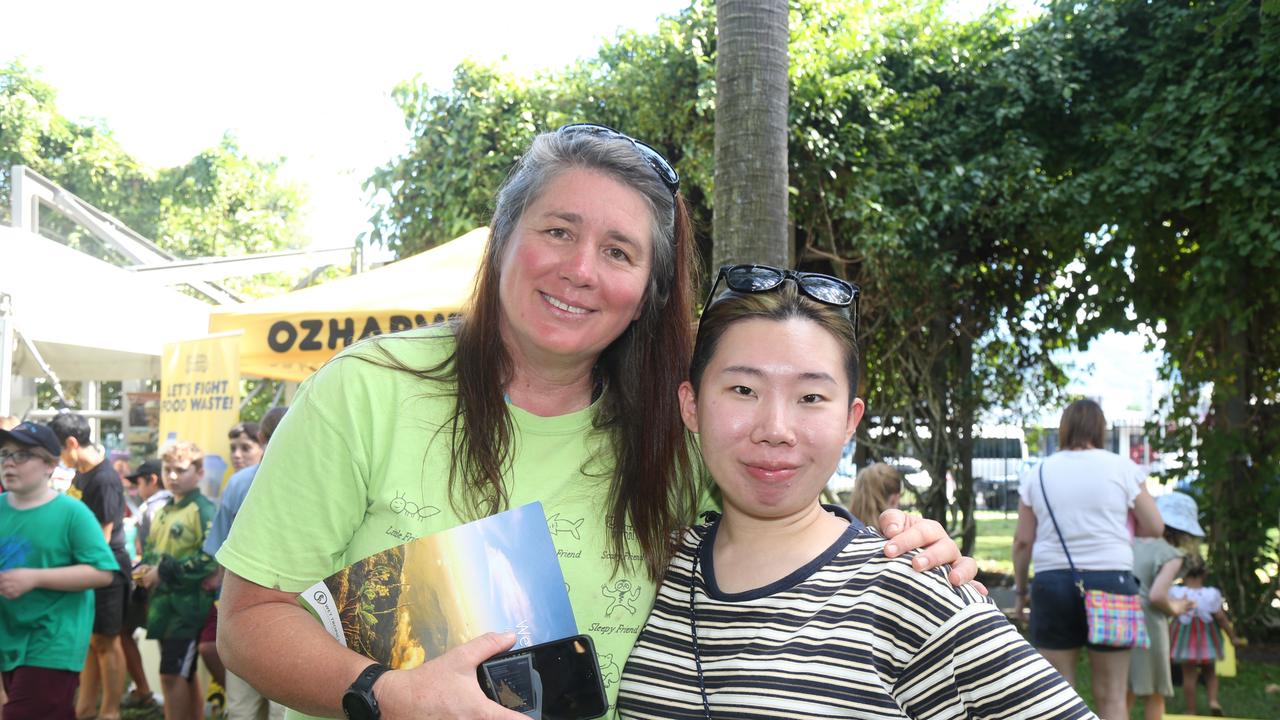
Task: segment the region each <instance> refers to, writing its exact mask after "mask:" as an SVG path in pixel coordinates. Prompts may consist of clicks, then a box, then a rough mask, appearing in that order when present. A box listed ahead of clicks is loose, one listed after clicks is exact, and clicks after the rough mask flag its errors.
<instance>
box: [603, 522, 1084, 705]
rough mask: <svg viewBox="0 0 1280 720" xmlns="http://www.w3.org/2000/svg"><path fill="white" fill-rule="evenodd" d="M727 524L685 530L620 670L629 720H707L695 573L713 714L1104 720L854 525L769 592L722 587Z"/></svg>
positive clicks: (1033, 659)
mask: <svg viewBox="0 0 1280 720" xmlns="http://www.w3.org/2000/svg"><path fill="white" fill-rule="evenodd" d="M716 527H717V526H716V524H715V523H712V524H709V525H703V526H699V527H695V528H691V529H690V530H688V531H687V532H686V534H685V536H684V538H683V541H682V547H681V549H680V552H679V554H678V555H677V557H676V558H675V560H674V561H673V562H672V565H671V567H670V569H669V570H668V571H667V575H666V578H664V580H663V583H662V586H661V588H660V589H659V591H658V598H657V601H656V603H655V604H654V608H653V613H652V614H651V615H650V616H649V620H648V622H647V623H646V624H645V627H644V630H643V631H641V633H640V636H639V638H638V640H637V642H636V646H635V649H634V650H632V652H631V657H630V659H629V660H628V661H627V665H626V668H625V670H624V671H623V674H622V682H621V685H620V688H619V691H618V702H617V707H618V711H619V714H620V715H621V716H622V717H624V718H662V719H664V720H667V719H674V718H705V714H704V709H703V703H702V695H701V693H700V692H699V687H698V678H697V674H696V672H695V668H694V657H693V646H692V642H691V637H690V627H691V626H690V621H689V620H690V618H689V575H690V571H691V570H692V569H693V557H694V553H695V552H697V550H698V547H699V542H700V541H701V539H702V537H703V535H704V534H705V535H706V542H705V543H702V548H701V556H700V560H699V568H698V575H697V579H696V582H697V585H696V590H695V606H696V608H697V628H698V644H699V649H700V656H701V659H702V669H703V674H704V682H705V685H706V692H707V696H708V698H709V702H710V711H711V717H713V718H716V719H717V720H720V719H722V718H824V719H825V718H1036V719H1037V720H1040V719H1048V718H1064V719H1065V718H1096V716H1095V715H1094V714H1093V713H1091V712H1090V711H1089V709H1088V708H1087V707H1086V706H1085V705H1084V703H1083V702H1082V701H1081V700H1080V698H1079V696H1077V695H1076V693H1075V691H1073V690H1072V689H1071V688H1070V686H1068V685H1067V683H1066V682H1065V681H1064V680H1063V679H1062V677H1061V676H1060V675H1058V673H1057V672H1056V671H1055V670H1054V669H1053V667H1052V666H1050V665H1049V663H1048V662H1046V661H1045V660H1044V659H1043V658H1042V657H1041V656H1040V655H1039V654H1038V653H1037V652H1036V651H1035V650H1034V649H1032V647H1031V646H1030V645H1028V644H1027V642H1026V641H1025V640H1023V638H1022V636H1021V635H1019V634H1018V632H1017V631H1016V630H1015V629H1014V628H1013V626H1011V625H1010V624H1009V622H1008V621H1007V620H1006V619H1005V618H1004V616H1003V615H1001V614H1000V612H999V610H997V608H996V606H995V605H994V604H992V603H991V602H989V601H987V600H986V599H985V598H983V597H982V596H981V595H979V594H977V593H976V592H974V591H973V590H970V589H969V588H956V587H953V586H952V585H951V584H950V583H949V582H948V581H947V579H946V575H945V573H944V572H943V571H941V570H932V571H929V572H927V573H920V572H916V571H915V570H914V569H913V568H912V567H911V563H910V557H911V556H912V555H913V554H909V555H908V556H907V557H900V558H896V559H892V560H890V559H888V558H885V557H884V554H883V552H882V548H883V546H884V538H883V537H882V536H880V535H879V534H878V533H876V532H875V531H873V530H865V529H864V530H859V529H856V528H854V527H850V529H849V530H847V531H846V532H845V533H844V535H843V536H841V538H840V539H839V540H837V541H836V543H835V544H833V545H832V546H831V547H830V548H829V549H828V550H827V551H825V552H824V553H822V554H821V555H820V556H818V557H817V558H815V559H814V560H813V561H812V562H810V563H809V564H808V565H806V566H804V567H802V568H800V569H798V570H796V571H795V572H794V573H792V574H791V575H789V576H787V577H785V578H783V579H782V580H779V581H778V582H776V583H773V584H770V585H768V586H766V587H763V588H759V589H757V590H752V591H749V592H744V593H732V594H731V593H723V592H720V590H719V588H718V586H717V585H716V582H715V567H714V564H713V561H712V552H711V550H712V546H713V545H714V543H715V530H716Z"/></svg>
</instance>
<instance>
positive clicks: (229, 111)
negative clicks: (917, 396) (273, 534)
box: [0, 0, 1154, 412]
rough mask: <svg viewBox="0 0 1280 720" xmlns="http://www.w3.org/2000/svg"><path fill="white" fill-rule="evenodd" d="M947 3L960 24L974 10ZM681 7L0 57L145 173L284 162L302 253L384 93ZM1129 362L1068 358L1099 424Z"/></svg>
mask: <svg viewBox="0 0 1280 720" xmlns="http://www.w3.org/2000/svg"><path fill="white" fill-rule="evenodd" d="M953 2H954V6H953V12H954V13H955V14H957V15H961V16H963V15H966V14H971V13H975V12H977V11H978V10H980V9H981V8H982V7H984V6H985V2H984V0H953ZM1017 2H1019V3H1021V4H1028V0H1017ZM687 4H688V0H630V2H625V3H623V2H600V1H599V0H543V1H542V2H528V1H527V0H467V1H466V2H441V1H438V0H437V1H434V2H425V1H423V0H417V1H394V2H393V1H392V0H369V1H366V2H363V3H359V4H357V5H342V6H341V7H342V8H343V10H342V11H341V12H339V11H337V10H336V9H327V8H328V6H326V5H322V4H317V3H303V2H296V1H295V0H272V1H271V2H263V1H262V0H256V1H254V2H247V1H246V0H222V1H221V2H218V3H210V2H204V3H175V2H172V1H171V0H170V1H168V2H157V1H156V0H131V1H130V2H127V3H103V2H101V1H100V0H97V1H95V2H86V1H85V0H65V1H64V2H60V3H58V5H57V9H56V11H50V10H49V9H48V8H47V6H46V5H45V4H41V3H32V2H26V3H6V6H5V7H4V9H3V10H0V24H3V25H4V26H5V27H6V28H7V30H6V31H5V33H4V34H3V39H2V40H0V62H3V63H8V62H9V61H10V60H12V59H14V58H21V59H22V60H23V62H24V63H25V64H26V65H27V66H28V67H31V68H34V69H37V70H38V71H39V73H40V76H41V77H42V78H43V79H44V80H45V81H46V82H48V83H49V84H50V85H52V86H53V87H54V88H55V89H56V90H57V92H58V100H57V103H58V108H59V110H60V111H61V112H62V113H63V114H64V115H66V116H67V117H70V118H72V119H74V120H77V121H81V122H85V121H100V122H102V123H103V124H105V125H106V127H108V128H109V129H110V130H111V131H112V132H113V133H114V135H115V137H116V139H117V140H118V141H119V142H120V144H121V145H122V147H123V148H124V149H125V151H126V152H128V153H130V154H131V155H133V156H134V157H136V158H138V159H139V160H140V161H141V162H142V163H143V164H145V165H147V166H150V167H153V168H158V167H169V166H173V165H179V164H182V163H185V162H187V161H188V160H190V159H191V158H192V157H193V156H194V155H196V154H197V153H199V152H200V151H201V150H203V149H205V148H208V147H212V146H215V145H216V144H217V143H218V142H219V141H220V139H221V138H222V136H223V134H224V133H225V132H230V133H232V134H234V136H235V137H236V139H237V141H238V142H239V144H240V146H241V148H242V149H243V150H244V151H245V152H246V153H248V154H249V155H250V156H253V157H257V158H276V157H284V158H286V162H285V164H284V170H283V174H284V176H285V177H287V178H289V179H292V180H296V181H298V182H300V183H302V184H304V185H305V187H306V189H307V194H308V198H309V202H308V206H307V209H306V215H305V228H306V232H307V234H308V236H309V238H310V239H311V243H312V244H313V245H314V246H315V247H321V248H327V247H337V246H350V245H351V243H352V242H353V241H354V240H355V238H356V237H357V235H359V234H360V233H361V232H363V231H365V230H366V229H367V227H368V223H367V221H368V219H369V216H370V215H371V214H372V211H371V210H370V208H369V207H368V204H367V198H366V195H365V193H364V192H363V190H362V189H361V186H362V184H363V182H364V180H365V179H366V178H367V177H369V175H370V174H372V172H373V170H374V169H375V168H376V167H378V166H379V165H382V164H385V163H387V162H388V161H390V160H391V159H392V158H394V157H395V156H397V155H398V154H399V153H400V152H401V151H402V150H403V149H404V148H405V147H406V146H407V144H408V141H409V136H408V131H407V130H406V129H405V127H404V124H403V120H402V116H401V114H400V111H399V109H398V108H397V107H396V105H395V103H394V102H393V101H392V99H391V90H392V88H394V87H395V85H396V84H397V83H400V82H403V81H406V80H409V79H411V78H413V77H415V76H420V77H422V78H423V79H425V80H426V81H427V82H428V83H429V85H430V86H431V87H432V88H433V89H439V90H443V89H446V88H448V87H449V84H450V81H451V77H452V71H453V69H454V67H455V66H456V65H457V64H458V63H459V62H460V61H462V60H463V59H465V58H472V59H475V60H479V61H482V62H500V63H502V64H503V65H504V66H505V67H507V68H509V69H511V70H513V71H515V72H518V73H525V74H531V73H533V72H535V71H536V70H539V69H546V68H557V67H562V66H564V65H566V64H568V63H570V62H572V61H573V60H574V59H576V58H579V57H589V56H590V55H592V54H594V52H595V51H596V50H597V49H598V48H599V46H600V44H601V42H602V41H603V40H605V39H608V38H611V37H614V36H615V35H616V34H617V33H618V32H619V31H620V30H622V29H635V30H639V31H641V32H645V31H649V30H652V29H653V28H654V27H656V24H657V18H658V17H659V16H660V15H664V14H672V13H675V12H677V11H679V10H680V9H682V8H683V7H685V6H687ZM334 7H335V8H336V7H338V6H334ZM15 28H22V29H23V31H22V32H15V31H14V30H13V29H15ZM1141 350H1142V341H1141V339H1139V338H1137V337H1136V336H1135V337H1130V336H1115V337H1107V338H1103V339H1101V340H1100V341H1098V342H1097V343H1095V347H1093V348H1091V349H1090V351H1089V352H1087V353H1084V354H1083V355H1082V356H1081V357H1080V358H1076V365H1077V367H1078V368H1079V369H1078V370H1077V371H1075V372H1074V373H1073V377H1074V378H1075V380H1073V388H1072V389H1073V390H1074V391H1078V392H1082V393H1085V394H1088V395H1093V396H1098V397H1102V398H1103V399H1104V402H1105V404H1104V408H1107V409H1108V412H1111V408H1113V407H1114V408H1115V409H1116V410H1120V409H1123V408H1127V407H1129V406H1132V405H1135V404H1138V405H1142V406H1145V405H1146V403H1147V400H1148V397H1149V395H1150V390H1149V388H1148V386H1147V383H1148V381H1150V382H1154V371H1153V369H1152V368H1154V359H1153V358H1152V357H1151V356H1148V355H1144V354H1143V353H1142V352H1141Z"/></svg>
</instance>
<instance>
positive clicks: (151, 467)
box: [125, 458, 161, 480]
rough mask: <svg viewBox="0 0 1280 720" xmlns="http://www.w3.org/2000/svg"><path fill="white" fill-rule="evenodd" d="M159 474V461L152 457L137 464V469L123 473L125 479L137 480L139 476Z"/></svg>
mask: <svg viewBox="0 0 1280 720" xmlns="http://www.w3.org/2000/svg"><path fill="white" fill-rule="evenodd" d="M160 474H161V471H160V461H159V460H156V459H155V458H152V459H150V460H144V461H143V462H142V464H141V465H139V466H138V469H137V470H134V471H133V472H131V473H129V474H128V475H125V479H126V480H137V479H138V478H140V477H142V476H144V475H156V476H159V475H160Z"/></svg>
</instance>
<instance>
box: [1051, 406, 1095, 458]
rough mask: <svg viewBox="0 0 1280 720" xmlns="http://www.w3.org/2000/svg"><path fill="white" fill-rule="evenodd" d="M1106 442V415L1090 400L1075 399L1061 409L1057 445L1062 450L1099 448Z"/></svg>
mask: <svg viewBox="0 0 1280 720" xmlns="http://www.w3.org/2000/svg"><path fill="white" fill-rule="evenodd" d="M1106 442H1107V417H1106V416H1105V415H1103V414H1102V406H1100V405H1098V403H1096V402H1094V401H1092V400H1087V399H1086V400H1076V401H1075V402H1073V403H1071V404H1070V405H1068V406H1067V409H1066V410H1063V411H1062V421H1061V422H1060V423H1059V424H1058V447H1059V448H1061V449H1063V450H1089V449H1092V448H1098V449H1101V448H1102V446H1103V445H1105V444H1106Z"/></svg>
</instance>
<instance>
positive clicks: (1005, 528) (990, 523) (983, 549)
mask: <svg viewBox="0 0 1280 720" xmlns="http://www.w3.org/2000/svg"><path fill="white" fill-rule="evenodd" d="M977 521H978V538H977V545H976V546H975V547H974V550H973V558H974V559H975V560H977V561H978V567H979V568H981V569H982V571H983V572H989V573H1000V574H1002V575H1009V576H1012V575H1013V529H1014V527H1015V526H1016V525H1017V524H1018V514H1017V513H1007V514H1006V513H1004V512H1001V511H999V510H979V511H977Z"/></svg>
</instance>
